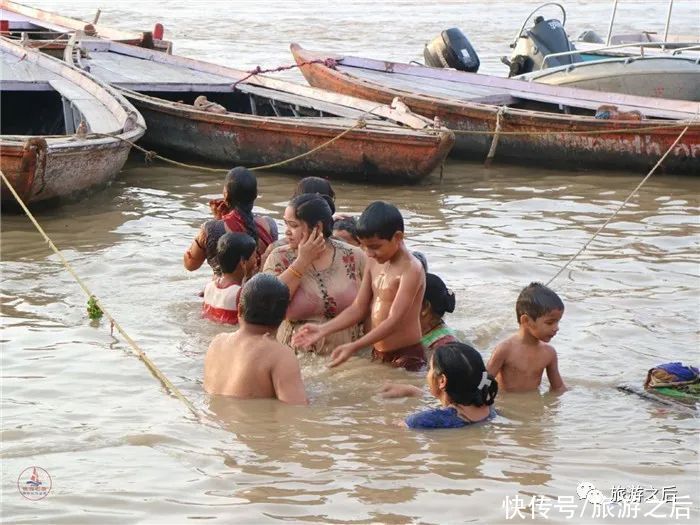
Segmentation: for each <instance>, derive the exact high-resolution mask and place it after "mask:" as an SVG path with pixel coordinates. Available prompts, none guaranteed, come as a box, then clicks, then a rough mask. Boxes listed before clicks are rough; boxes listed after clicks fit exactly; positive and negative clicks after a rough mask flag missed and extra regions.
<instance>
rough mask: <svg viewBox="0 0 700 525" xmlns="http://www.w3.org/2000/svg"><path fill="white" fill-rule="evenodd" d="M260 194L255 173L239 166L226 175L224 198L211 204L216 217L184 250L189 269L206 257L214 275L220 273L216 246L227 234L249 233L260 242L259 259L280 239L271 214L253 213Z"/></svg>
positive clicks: (193, 268)
mask: <svg viewBox="0 0 700 525" xmlns="http://www.w3.org/2000/svg"><path fill="white" fill-rule="evenodd" d="M257 197H258V181H257V179H256V178H255V175H253V173H252V172H251V171H250V170H248V169H246V168H244V167H242V166H239V167H237V168H233V169H232V170H231V171H229V172H228V174H227V175H226V179H225V181H224V198H223V200H218V199H217V200H214V201H212V202H210V203H209V204H210V206H211V208H212V211H213V213H214V216H215V217H216V219H214V220H209V221H207V222H205V223H204V224H203V225H202V227H201V228H200V230H199V232H198V233H197V236H196V237H195V239H194V241H192V244H191V245H190V247H189V248H188V249H187V251H186V252H185V255H184V258H183V263H184V265H185V268H186V269H187V270H189V271H194V270H197V269H198V268H200V267H201V266H202V264H203V263H204V261H205V260H206V261H207V262H208V263H209V266H211V267H212V269H213V270H214V274H215V275H221V269H220V268H219V263H218V261H217V255H216V254H217V251H216V246H217V243H218V241H219V238H220V237H221V236H222V235H223V234H225V233H247V234H248V235H250V236H251V237H252V238H253V239H254V240H255V242H256V244H257V249H256V252H257V254H258V261H259V260H260V257H261V256H262V254H263V253H265V250H266V249H267V247H268V246H269V245H270V244H272V243H273V242H274V241H275V239H276V238H277V231H276V226H275V227H273V226H274V221H272V219H270V218H269V217H261V216H257V215H255V214H253V205H254V203H255V199H256V198H257Z"/></svg>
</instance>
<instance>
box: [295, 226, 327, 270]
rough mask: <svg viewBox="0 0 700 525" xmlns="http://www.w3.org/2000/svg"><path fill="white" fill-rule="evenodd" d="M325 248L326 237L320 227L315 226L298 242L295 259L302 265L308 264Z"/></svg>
mask: <svg viewBox="0 0 700 525" xmlns="http://www.w3.org/2000/svg"><path fill="white" fill-rule="evenodd" d="M325 248H326V239H325V238H324V237H323V233H322V232H321V228H319V227H318V226H315V227H314V228H313V229H312V230H311V232H310V233H309V234H308V235H305V236H304V237H303V238H302V239H301V242H300V243H299V248H298V250H297V252H298V256H297V261H299V264H301V265H303V266H304V267H307V266H310V265H312V264H313V263H314V261H315V260H316V259H318V258H319V257H320V256H321V255H322V254H323V250H324V249H325Z"/></svg>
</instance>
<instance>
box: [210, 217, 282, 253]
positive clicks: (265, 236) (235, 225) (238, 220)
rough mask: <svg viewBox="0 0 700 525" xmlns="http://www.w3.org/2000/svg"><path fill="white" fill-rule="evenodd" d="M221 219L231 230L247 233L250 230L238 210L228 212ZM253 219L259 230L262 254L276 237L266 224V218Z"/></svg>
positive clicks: (259, 250) (259, 243)
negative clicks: (273, 236) (269, 231)
mask: <svg viewBox="0 0 700 525" xmlns="http://www.w3.org/2000/svg"><path fill="white" fill-rule="evenodd" d="M221 219H222V220H223V221H224V224H226V228H227V229H228V230H229V231H231V232H240V233H246V232H247V231H248V230H247V229H246V227H245V221H244V220H243V217H241V214H240V213H238V210H233V211H231V212H229V213H227V214H226V215H224V216H223V217H222V218H221ZM253 220H254V221H255V226H256V227H257V230H258V254H259V255H262V254H263V253H265V250H267V247H268V246H270V244H272V242H273V240H274V239H273V238H272V236H271V235H270V234H269V233H268V231H267V229H266V228H265V226H264V225H265V222H266V221H265V219H263V218H262V217H254V218H253ZM261 243H262V244H261Z"/></svg>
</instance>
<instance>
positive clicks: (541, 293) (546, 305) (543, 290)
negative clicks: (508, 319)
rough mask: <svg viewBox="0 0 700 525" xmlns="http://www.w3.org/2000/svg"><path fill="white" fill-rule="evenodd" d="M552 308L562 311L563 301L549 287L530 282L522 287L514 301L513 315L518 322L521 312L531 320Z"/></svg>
mask: <svg viewBox="0 0 700 525" xmlns="http://www.w3.org/2000/svg"><path fill="white" fill-rule="evenodd" d="M553 310H561V311H562V312H563V311H564V302H563V301H562V300H561V299H560V298H559V296H558V295H557V294H556V293H555V292H554V291H553V290H552V289H550V288H547V287H546V286H545V285H544V284H542V283H536V282H533V283H530V284H528V285H527V286H526V287H525V288H523V289H522V291H521V292H520V295H518V300H517V301H516V302H515V315H517V317H518V324H520V318H521V317H522V315H523V314H527V315H528V317H530V319H532V320H533V321H535V320H537V318H538V317H542V316H543V315H546V314H548V313H549V312H551V311H553Z"/></svg>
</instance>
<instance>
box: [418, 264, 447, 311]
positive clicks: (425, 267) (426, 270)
mask: <svg viewBox="0 0 700 525" xmlns="http://www.w3.org/2000/svg"><path fill="white" fill-rule="evenodd" d="M411 254H412V255H413V256H414V257H415V258H416V259H418V262H420V263H421V266H423V271H424V272H425V274H426V275H427V274H428V259H427V258H426V257H425V254H424V253H423V252H419V251H415V252H411ZM450 311H451V310H450Z"/></svg>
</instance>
